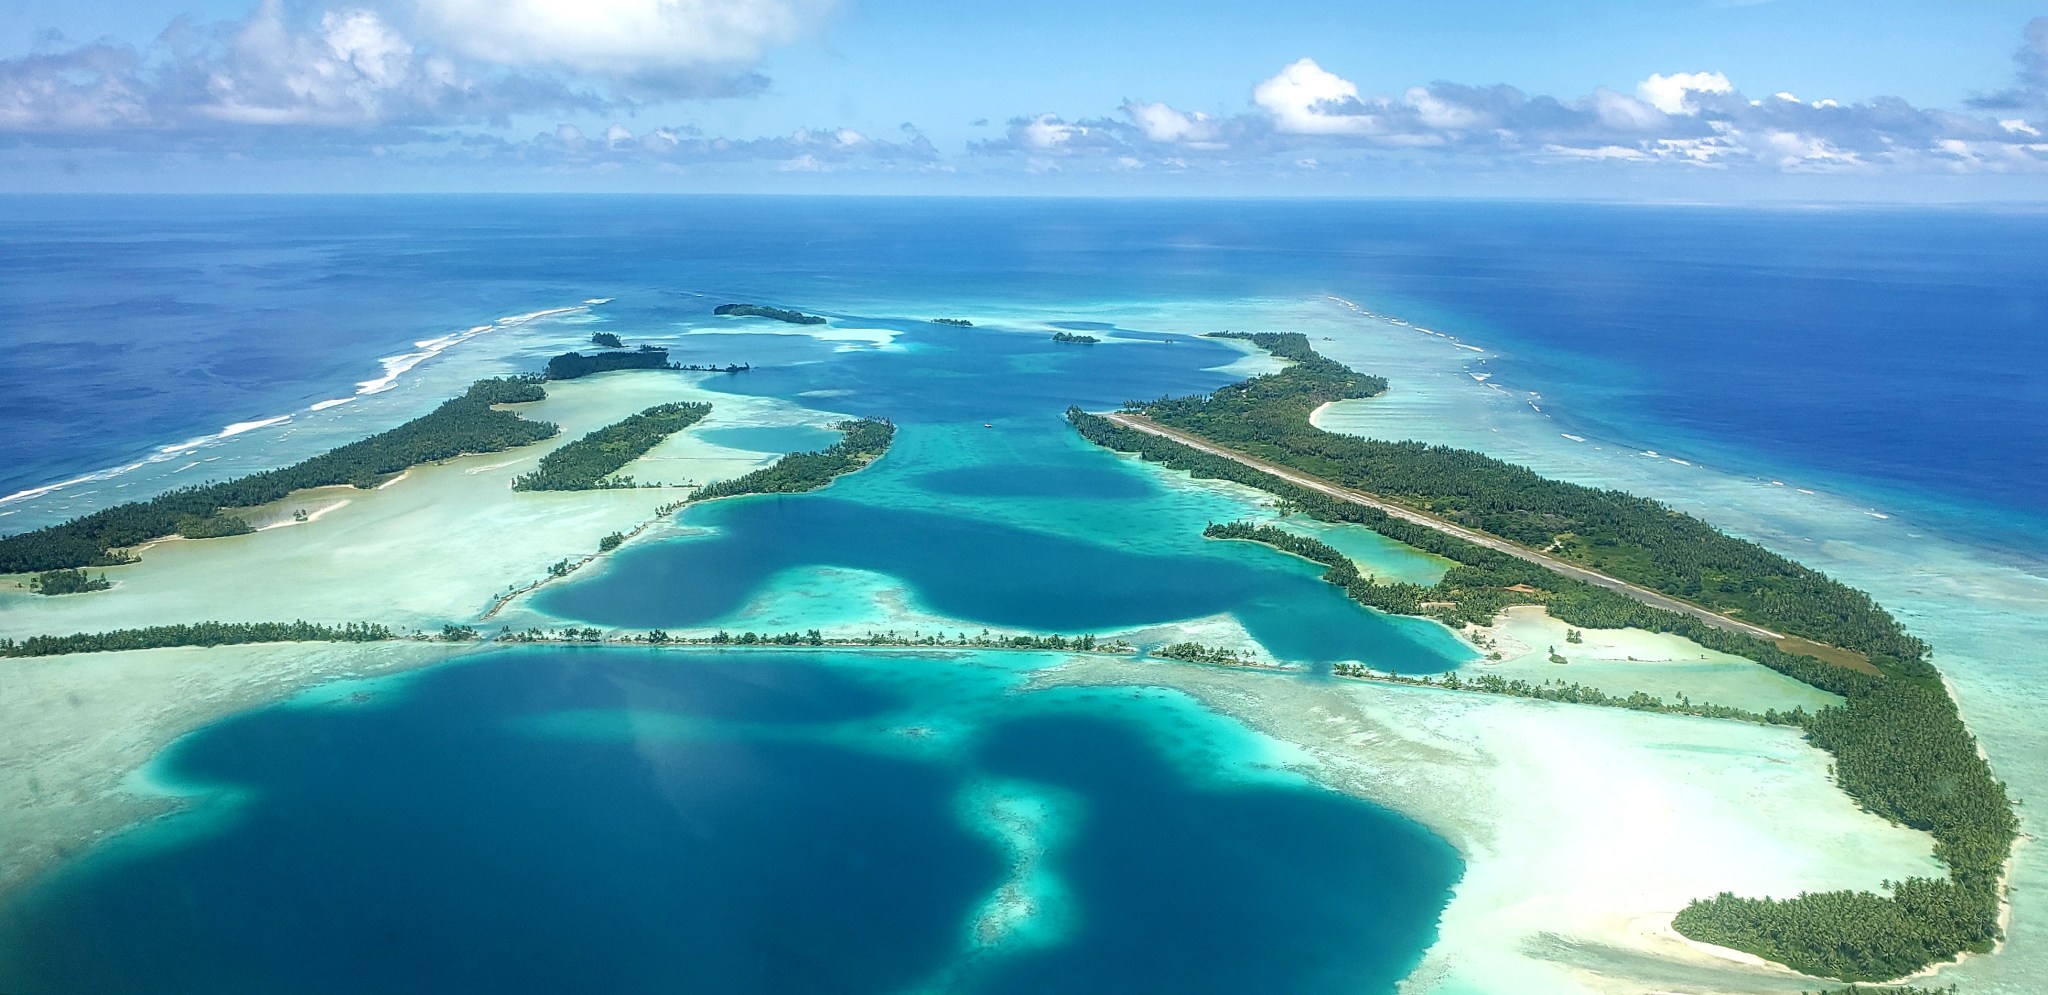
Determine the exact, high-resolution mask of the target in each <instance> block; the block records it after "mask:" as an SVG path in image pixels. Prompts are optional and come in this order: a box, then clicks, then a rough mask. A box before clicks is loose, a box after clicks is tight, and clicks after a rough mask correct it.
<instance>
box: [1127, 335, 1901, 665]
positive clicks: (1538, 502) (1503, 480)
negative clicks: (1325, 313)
mask: <svg viewBox="0 0 2048 995" xmlns="http://www.w3.org/2000/svg"><path fill="white" fill-rule="evenodd" d="M1223 334H1225V335H1227V336H1228V337H1231V338H1241V339H1249V340H1250V341H1253V342H1254V343H1256V344H1257V345H1259V346H1261V347H1262V348H1265V349H1267V350H1268V351H1270V352H1272V353H1273V354H1274V355H1276V356H1279V357H1281V358H1284V359H1289V360H1292V361H1293V363H1292V365H1290V366H1289V367H1287V368H1286V369H1285V370H1282V371H1280V372H1278V373H1273V374H1268V375H1266V376H1260V377H1253V378H1251V379H1250V380H1246V381H1244V382H1242V383H1238V384H1232V385H1230V386H1228V387H1223V388H1220V389H1218V390H1216V391H1215V392H1214V393H1212V394H1209V395H1206V396H1194V397H1182V398H1162V399H1160V400H1157V401H1152V402H1144V403H1136V404H1132V405H1128V406H1127V407H1129V408H1130V409H1131V410H1134V411H1138V412H1141V413H1143V414H1144V415H1145V416H1146V417H1148V418H1150V419H1152V420H1153V421H1156V422H1158V423H1160V424H1162V425H1167V426H1171V427H1174V428H1178V429H1181V430H1184V431H1188V432H1192V433H1194V434H1196V435H1200V436H1202V437H1203V438H1206V439H1209V440H1211V441H1214V442H1217V443H1220V444H1223V445H1227V446H1230V447H1232V448H1234V449H1238V450H1240V451H1242V452H1246V453H1249V454H1251V455H1254V456H1258V457H1261V458H1263V459H1268V460H1271V461H1273V462H1275V463H1280V464H1282V465H1285V466H1288V467H1291V468H1293V469H1297V470H1300V471H1302V472H1304V473H1308V474H1312V475H1314V476H1317V477H1320V478H1322V479H1324V480H1328V481H1331V482H1332V483H1336V484H1341V485H1343V486H1346V487H1354V488H1357V489H1359V490H1364V491H1369V492H1371V493H1373V494H1376V495H1379V496H1380V497H1383V498H1386V499H1388V500H1391V501H1395V502H1398V503H1401V504H1404V505H1407V506H1409V507H1413V508H1415V509H1417V510H1420V511H1425V512H1428V513H1430V514H1433V515H1436V516H1437V517H1440V518H1444V519H1447V520H1449V521H1452V522H1456V523H1458V524H1460V525H1463V526H1466V527H1468V528H1472V529H1476V530H1478V531H1481V532H1487V533H1490V534H1492V535H1496V536H1500V537H1502V538H1504V539H1508V540H1511V541H1514V542H1517V543H1520V544H1522V545H1524V546H1528V547H1530V548H1533V549H1540V550H1546V551H1548V552H1550V553H1551V554H1552V555H1555V556H1557V557H1559V558H1561V559H1565V560H1569V561H1571V562H1574V563H1578V564H1582V565H1584V566H1586V567H1588V568H1591V569H1593V570H1597V571H1599V572H1601V573H1605V574H1608V575H1610V576H1613V577H1618V578H1621V579H1622V580H1626V581H1629V582H1631V583H1634V584H1639V585H1641V586H1643V587H1647V588H1650V589H1652V590H1655V591H1661V592H1663V593H1665V594H1669V595H1672V596H1674V597H1678V598H1683V599H1685V600H1687V601H1691V602H1693V603H1695V604H1698V605H1702V606H1704V607H1707V608H1710V609H1713V610H1715V611H1720V612H1726V613H1733V614H1738V615H1740V616H1741V617H1742V618H1743V619H1745V620H1748V621H1750V622H1754V623H1756V624H1757V625H1760V626H1764V627H1765V628H1770V629H1776V630H1778V631H1780V632H1788V633H1791V634H1793V635H1798V636H1804V637H1806V638H1808V639H1812V640H1814V641H1816V642H1821V643H1826V644H1829V645H1832V646H1839V647H1843V648H1845V649H1850V650H1854V651H1856V652H1859V653H1863V654H1866V655H1869V656H1873V657H1875V656H1880V655H1882V656H1886V657H1890V658H1892V659H1894V660H1897V661H1901V662H1910V661H1916V660H1921V659H1924V657H1925V656H1926V652H1927V647H1926V644H1924V643H1922V642H1921V641H1920V640H1919V639H1916V638H1914V637H1913V636H1911V635H1908V634H1907V633H1906V632H1905V630H1904V629H1903V628H1902V627H1901V626H1900V625H1899V624H1898V622H1897V620H1896V619H1894V618H1892V617H1891V615H1890V614H1888V613H1887V612H1885V611H1884V609H1882V608H1881V607H1879V606H1878V605H1877V603H1876V602H1875V601H1873V600H1872V599H1871V598H1870V596H1869V595H1867V594H1865V593H1863V592H1861V591H1858V590H1856V589H1854V588H1851V587H1849V586H1847V585H1845V584H1842V583H1839V582H1837V581H1835V580H1833V579H1831V578H1829V577H1827V576H1826V575H1824V574H1822V573H1820V572H1819V571H1817V570H1813V569H1811V568H1809V567H1806V566H1803V565H1801V564H1799V563H1796V562H1793V561H1792V560H1790V559H1787V558H1786V557H1783V556H1780V555H1778V554H1776V553H1773V552H1771V551H1769V550H1767V549H1765V548H1763V547H1762V546H1760V545H1757V544H1756V543H1753V542H1750V541H1748V540H1744V539H1737V538H1735V537H1733V536H1729V535H1727V534H1725V533H1722V532H1720V531H1719V530H1717V529H1715V528H1714V527H1713V526H1711V525H1708V524H1707V523H1706V522H1703V521H1701V520H1699V519H1697V518H1694V517H1692V516H1690V515H1685V514H1681V513H1679V512H1677V511H1674V510H1673V509H1671V508H1670V507H1668V506H1666V505H1664V504H1662V503H1661V502H1657V501H1653V500H1650V499H1648V498H1642V497H1637V496H1635V495H1633V494H1629V493H1626V492H1624V491H1619V490H1612V489H1600V488H1592V487H1584V486H1581V485H1578V484H1572V483H1567V482H1564V481H1558V480H1551V479H1548V478H1546V477H1542V476H1540V475H1538V474H1536V473H1535V472H1534V471H1532V470H1529V469H1528V468H1526V467H1522V466H1517V465H1515V464H1512V463H1507V462H1503V461H1501V460H1497V459H1494V458H1492V457H1490V456H1486V455H1484V454H1481V453H1476V452H1472V451H1470V450H1463V449H1454V448H1451V447H1448V446H1434V445H1428V444H1426V443H1421V442H1412V441H1410V442H1385V441H1381V440H1376V439H1365V438H1360V437H1358V436H1351V435H1339V434H1335V433H1331V432H1325V431H1323V430H1321V429H1318V428H1316V427H1315V426H1314V425H1312V424H1310V423H1309V415H1310V414H1311V413H1312V412H1313V411H1314V410H1315V409H1316V408H1317V407H1319V406H1321V405H1323V404H1325V403H1328V402H1330V401H1336V400H1344V399H1347V398H1358V397H1370V396H1374V395H1376V394H1379V393H1381V392H1383V391H1384V390H1385V389H1386V381H1385V380H1383V379H1381V378H1378V377H1362V376H1360V375H1358V374H1356V373H1354V372H1353V371H1352V370H1351V369H1350V368H1349V367H1346V366H1344V365H1343V364H1341V363H1338V362H1336V361H1335V360H1331V359H1328V358H1326V357H1324V356H1322V355H1320V354H1318V353H1316V352H1315V351H1314V349H1313V348H1311V347H1310V346H1309V344H1308V340H1307V338H1306V337H1305V336H1302V335H1299V334H1292V333H1290V334H1274V333H1261V334H1257V335H1244V334H1241V333H1223Z"/></svg>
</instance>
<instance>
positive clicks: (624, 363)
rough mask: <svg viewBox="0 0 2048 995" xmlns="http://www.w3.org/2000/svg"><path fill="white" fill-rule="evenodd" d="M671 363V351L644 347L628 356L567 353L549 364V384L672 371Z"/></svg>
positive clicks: (626, 354)
mask: <svg viewBox="0 0 2048 995" xmlns="http://www.w3.org/2000/svg"><path fill="white" fill-rule="evenodd" d="M675 368H676V367H674V366H671V365H670V364H669V361H668V350H667V349H663V348H661V347H659V346H651V345H643V346H641V347H640V348H638V349H634V350H631V351H629V352H598V353H591V354H590V355H587V356H586V355H584V354H583V353H580V352H565V353H563V354H561V355H559V356H556V357H555V358H553V359H550V360H548V366H547V372H546V376H547V379H549V380H574V379H576V378H577V377H587V376H590V375H591V374H593V373H610V372H612V371H613V370H669V369H675Z"/></svg>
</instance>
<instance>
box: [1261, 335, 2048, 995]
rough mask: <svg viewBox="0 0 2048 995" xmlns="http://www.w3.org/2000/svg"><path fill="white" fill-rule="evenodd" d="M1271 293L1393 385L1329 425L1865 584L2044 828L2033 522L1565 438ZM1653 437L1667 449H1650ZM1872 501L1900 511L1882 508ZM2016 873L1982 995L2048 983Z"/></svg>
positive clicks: (1473, 357) (2038, 903)
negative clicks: (1478, 458)
mask: <svg viewBox="0 0 2048 995" xmlns="http://www.w3.org/2000/svg"><path fill="white" fill-rule="evenodd" d="M1272 303H1274V305H1275V308H1276V313H1284V314H1287V315H1288V316H1289V320H1290V321H1292V322H1295V323H1298V324H1299V325H1300V326H1301V327H1303V328H1305V329H1317V330H1318V331H1317V332H1316V333H1315V334H1312V336H1311V337H1317V336H1319V335H1320V334H1324V333H1327V334H1330V336H1331V341H1328V342H1324V341H1321V340H1320V339H1318V341H1317V347H1318V349H1320V350H1322V351H1324V352H1325V353H1326V354H1328V355H1331V356H1334V357H1336V358H1338V359H1340V360H1342V361H1344V362H1346V363H1348V364H1351V365H1353V366H1354V367H1357V368H1361V369H1371V370H1374V371H1375V372H1379V373H1383V374H1385V375H1387V376H1389V377H1390V378H1392V379H1393V380H1394V382H1395V384H1396V387H1395V389H1394V390H1393V391H1392V392H1390V393H1389V394H1388V395H1386V396H1384V397H1380V398H1374V399H1372V400H1368V401H1345V402H1340V403H1338V404H1335V405H1330V406H1328V407H1326V408H1324V409H1323V410H1322V411H1321V412H1318V414H1317V417H1316V422H1317V424H1319V425H1321V426H1322V427H1324V428H1326V429H1329V430H1331V431H1347V432H1353V433H1357V434H1365V435H1371V436H1374V437H1377V438H1397V439H1399V438H1419V439H1423V440H1426V441H1429V442H1435V443H1442V444H1445V445H1453V446H1462V447H1466V448H1471V449H1478V450H1481V451H1484V452H1487V453H1489V454H1491V455H1493V456H1496V457H1498V458H1500V459H1504V460H1508V461H1510V462H1514V463H1519V464H1522V465H1524V466H1528V467H1530V468H1531V469H1534V470H1535V471H1537V472H1538V473H1542V474H1544V475H1546V476H1552V477H1558V478H1561V479H1565V480H1573V481H1577V482H1579V483H1584V484H1588V485H1592V486H1602V487H1619V488H1621V489H1623V490H1627V491H1630V492H1632V493H1636V494H1641V495H1644V496H1647V497H1653V498H1656V499H1658V500H1661V501H1664V502H1666V503H1668V504H1670V505H1672V506H1673V507H1675V508H1678V509H1680V510H1682V511H1686V512H1689V513H1691V514H1694V515H1698V516H1700V517H1702V518H1704V519H1706V520H1707V521H1709V522H1712V523H1714V524H1715V525H1717V526H1719V527H1721V528H1723V529H1725V530H1728V531H1730V532H1732V533H1733V534H1736V535H1739V536H1743V537H1746V538H1750V539H1754V540H1756V541H1757V542H1760V543H1762V544H1763V545H1765V546H1767V547H1769V548H1771V549H1774V550H1777V551H1778V552H1781V553H1784V554H1786V555H1789V556H1791V557H1793V558H1795V559H1797V560H1799V561H1800V562H1802V563H1805V564H1807V565H1808V566H1812V567H1815V568H1818V569H1820V570H1824V571H1826V572H1827V573H1829V574H1831V575H1832V576H1834V577H1836V578H1837V579H1840V580H1842V581H1843V582H1845V583H1848V584H1851V585H1853V586H1855V587H1858V588H1861V589H1863V590H1865V591H1868V592H1870V593H1871V594H1872V595H1874V596H1875V597H1876V598H1877V599H1878V600H1879V602H1881V603H1882V604H1884V605H1885V606H1886V607H1887V608H1889V609H1891V610H1892V612H1893V613H1894V614H1896V615H1897V616H1898V617H1899V618H1900V620H1901V621H1903V622H1905V624H1906V626H1907V628H1908V629H1909V630H1910V631H1912V632H1913V633H1914V634H1915V635H1918V636H1921V637H1922V638H1924V639H1926V640H1928V642H1930V643H1932V644H1933V646H1934V648H1935V654H1934V657H1933V660H1934V663H1935V665H1936V666H1939V667H1940V668H1941V669H1942V670H1943V672H1944V673H1946V674H1948V675H1949V676H1950V677H1951V678H1952V679H1953V683H1954V687H1955V689H1956V697H1957V699H1958V701H1959V702H1960V704H1961V705H1962V710H1963V716H1964V719H1965V721H1966V722H1967V723H1968V725H1969V727H1970V730H1971V731H1972V732H1973V733H1975V734H1976V735H1977V737H1978V738H1979V740H1980V741H1981V743H1982V745H1983V747H1984V750H1985V752H1986V753H1987V754H1988V755H1989V756H1990V758H1991V764H1992V770H1993V773H1994V774H1996V775H1997V776H1998V777H1999V778H2000V779H2001V780H2003V781H2005V782H2006V784H2007V786H2008V788H2009V789H2010V791H2011V793H2012V796H2013V798H2014V800H2015V801H2016V802H2018V805H2019V807H2018V812H2019V816H2020V826H2021V832H2022V833H2024V834H2026V835H2027V836H2030V837H2032V836H2039V835H2040V833H2041V832H2042V830H2041V828H2040V827H2039V826H2038V825H2037V822H2038V820H2039V818H2040V817H2041V812H2042V808H2041V805H2042V802H2043V800H2044V799H2048V725H2044V724H2043V723H2042V722H2041V721H2040V718H2039V717H2040V715H2041V712H2042V710H2043V709H2048V685H2044V684H2043V683H2042V682H2041V681H2040V680H2039V677H2038V674H2039V664H2038V657H2039V653H2038V652H2037V650H2036V648H2037V647H2040V646H2043V645H2048V610H2044V608H2043V606H2044V605H2048V558H2044V557H2043V555H2042V554H2041V552H2040V551H2039V549H2038V547H2036V546H2034V545H2032V544H2030V542H2029V541H2028V540H2026V539H2025V538H2020V537H2015V538H2014V539H2012V540H2011V541H2006V540H2003V539H2001V538H1999V534H1998V520H1997V519H1996V518H1995V517H1987V516H1986V515H1985V513H1984V511H1983V510H1982V509H1972V508H1960V507H1955V506H1950V505H1944V504H1940V503H1938V502H1933V501H1929V500H1927V499H1924V498H1919V497H1916V496H1912V495H1907V494H1892V495H1890V496H1889V497H1883V496H1879V497H1876V498H1873V497H1871V496H1865V495H1860V494H1856V493H1851V492H1850V491H1848V490H1847V489H1846V488H1843V487H1841V486H1839V485H1836V486H1830V484H1829V483H1828V482H1826V481H1823V480H1809V479H1804V478H1803V477H1802V476H1801V475H1800V473H1799V472H1798V471H1797V470H1796V469H1790V468H1787V469H1782V470H1764V471H1761V472H1755V473H1754V475H1752V474H1751V473H1745V472H1740V471H1726V470H1721V469H1717V468H1716V467H1715V466H1713V464H1712V461H1711V460H1709V459H1703V458H1701V457H1700V455H1699V454H1697V453H1690V452H1682V451H1677V450H1678V449H1680V448H1682V447H1674V446H1671V445H1668V444H1662V443H1659V442H1658V441H1657V440H1636V441H1635V443H1634V444H1630V445H1620V444H1617V443H1615V442H1613V441H1609V440H1603V439H1600V438H1596V437H1588V439H1587V441H1585V442H1577V441H1573V440H1569V439H1565V438H1564V437H1563V436H1562V435H1561V434H1560V432H1559V430H1558V428H1557V427H1556V422H1554V421H1553V420H1552V419H1551V418H1550V417H1549V416H1548V415H1547V414H1543V413H1539V412H1537V411H1534V410H1532V409H1531V408H1530V407H1529V405H1528V402H1527V398H1526V393H1525V392H1519V393H1500V392H1496V391H1493V390H1488V389H1486V388H1485V387H1480V386H1476V385H1474V384H1473V383H1472V380H1471V377H1470V375H1469V368H1478V367H1474V366H1473V364H1475V363H1478V362H1479V361H1480V360H1481V359H1482V357H1481V356H1479V355H1478V354H1476V353H1470V352H1465V351H1462V350H1457V349H1455V348H1453V347H1451V346H1449V345H1447V344H1444V343H1443V341H1442V340H1440V339H1429V338H1426V337H1424V336H1420V335H1416V334H1414V333H1412V332H1407V331H1404V330H1398V329H1393V328H1391V327H1389V326H1385V325H1383V324H1380V323H1376V322H1369V321H1362V320H1359V319H1357V318H1356V317H1355V316H1354V317H1345V316H1342V315H1339V314H1336V313H1333V312H1334V310H1335V309H1334V308H1329V307H1322V306H1320V305H1318V304H1316V303H1315V302H1293V303H1284V304H1283V303H1281V302H1272ZM1403 385H1406V386H1405V389H1404V386H1403ZM1564 403H1566V404H1567V405H1568V403H1569V402H1564ZM1553 406H1554V405H1553ZM1577 434H1580V435H1585V433H1584V432H1583V431H1579V432H1578V433H1577ZM1650 449H1654V450H1655V451H1657V452H1658V453H1659V454H1660V457H1659V458H1652V457H1648V456H1645V455H1643V452H1644V450H1650ZM1667 456H1678V457H1683V458H1686V459H1687V460H1688V461H1689V462H1690V463H1691V465H1680V464H1676V463H1672V462H1670V461H1669V460H1668V459H1666V458H1661V457H1667ZM1874 502H1875V503H1881V504H1883V508H1882V509H1880V510H1881V512H1882V513H1883V514H1886V515H1888V516H1889V517H1886V518H1879V517H1876V515H1874V514H1872V510H1873V503H1874ZM2009 880H2010V892H2009V896H2008V897H2009V899H2010V901H2011V903H2012V918H2011V924H2010V926H2009V927H2008V930H2007V933H2008V935H2007V940H2006V943H2005V944H2004V945H2002V946H2001V948H2000V950H1999V952H1998V953H1996V954H1993V955H1991V956H1983V957H1970V958H1967V959H1965V960H1964V961H1963V962H1962V963H1961V964H1959V965H1956V966H1954V967H1951V968H1945V969H1943V970H1941V971H1940V972H1939V973H1938V975H1937V976H1936V978H1935V979H1934V982H1935V983H1936V984H1940V985H1947V984H1957V985H1960V986H1962V987H1963V988H1964V989H1965V990H1967V991H1969V992H1971V993H1972V995H2034V993H2038V992H2043V991H2048V855H2044V852H2043V851H2042V849H2041V848H2040V847H2038V846H2022V847H2021V848H2020V849H2019V850H2018V851H2017V852H2016V854H2015V856H2014V859H2013V864H2012V870H2011V875H2010V879H2009Z"/></svg>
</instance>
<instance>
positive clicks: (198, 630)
mask: <svg viewBox="0 0 2048 995" xmlns="http://www.w3.org/2000/svg"><path fill="white" fill-rule="evenodd" d="M395 638H397V637H395V636H393V635H392V634H391V630H390V629H387V628H385V627H384V626H381V625H378V624H376V623H374V622H350V623H348V624H346V625H340V626H334V625H319V624H317V623H313V622H198V623H195V624H192V625H152V626H149V627H147V628H142V629H115V630H114V631H112V632H92V633H88V632H80V633H75V634H73V635H69V636H30V637H29V638H27V639H24V640H22V641H21V642H18V643H17V642H15V641H14V640H12V639H0V657H25V656H60V655H63V654H66V653H105V652H110V651H113V650H146V649H157V648H159V647H164V646H238V645H241V644H243V643H311V642H323V643H369V642H378V641H381V640H385V639H395Z"/></svg>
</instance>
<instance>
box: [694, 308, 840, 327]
mask: <svg viewBox="0 0 2048 995" xmlns="http://www.w3.org/2000/svg"><path fill="white" fill-rule="evenodd" d="M711 313H712V314H723V315H728V316H731V317H735V318H772V319H774V320H776V321H786V322H789V323H790V324H792V325H822V324H824V323H825V319H823V318H820V317H818V316H817V315H815V314H805V313H803V312H802V311H790V310H787V309H785V308H779V307H769V306H767V305H765V304H720V305H719V306H717V307H716V308H713V309H712V311H711Z"/></svg>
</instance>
